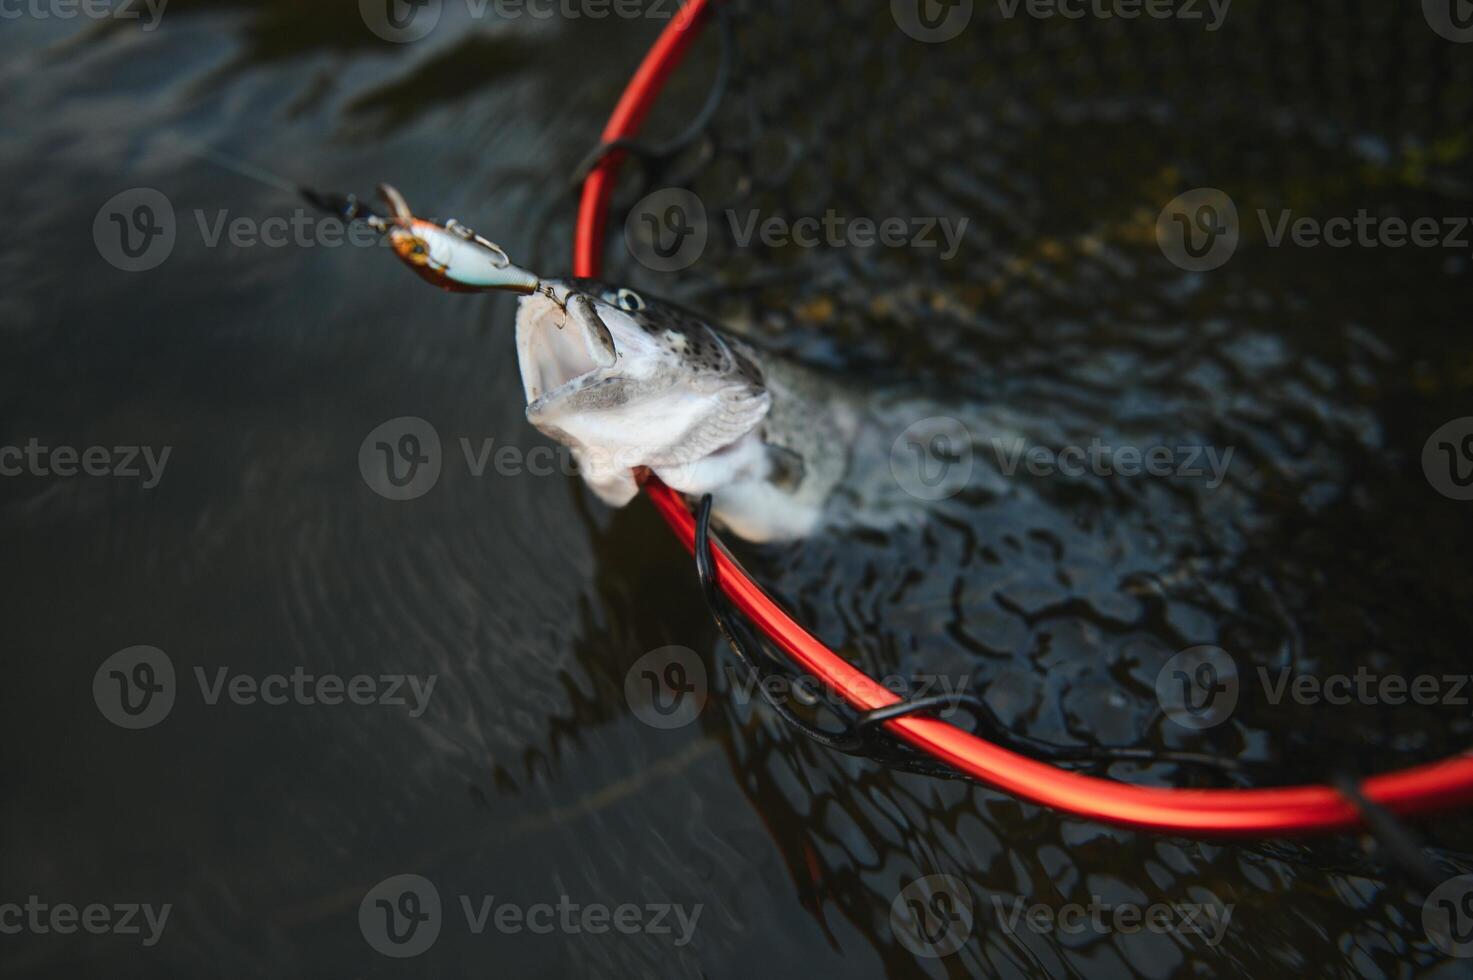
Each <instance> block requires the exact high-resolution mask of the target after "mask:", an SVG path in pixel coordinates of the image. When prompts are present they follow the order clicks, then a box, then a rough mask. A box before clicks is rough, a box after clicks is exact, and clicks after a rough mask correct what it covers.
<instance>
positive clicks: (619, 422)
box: [517, 279, 772, 499]
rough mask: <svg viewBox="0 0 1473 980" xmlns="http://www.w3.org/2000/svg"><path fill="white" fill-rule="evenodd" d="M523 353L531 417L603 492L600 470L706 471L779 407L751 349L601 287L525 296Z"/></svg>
mask: <svg viewBox="0 0 1473 980" xmlns="http://www.w3.org/2000/svg"><path fill="white" fill-rule="evenodd" d="M517 357H518V361H519V363H520V367H521V374H522V387H523V391H524V394H525V395H526V399H527V419H528V421H529V422H531V423H532V425H534V426H535V427H536V428H537V429H539V430H541V431H542V432H543V433H545V434H547V435H548V436H550V437H551V438H553V439H556V440H557V441H559V442H561V443H563V444H565V445H567V446H569V447H571V448H573V449H574V450H575V452H576V455H577V457H578V459H579V463H580V466H582V467H584V468H585V477H587V478H589V482H590V484H591V485H594V486H595V489H598V486H597V484H596V483H595V477H596V474H598V473H602V474H604V475H605V476H611V475H612V474H615V473H623V474H627V471H628V470H630V469H634V468H637V467H649V468H651V469H654V470H655V471H656V472H660V471H661V470H662V468H671V467H681V466H690V465H695V464H698V463H699V462H700V461H701V460H703V459H705V458H707V457H709V456H711V455H712V454H715V453H718V452H720V451H721V450H723V449H725V448H726V447H728V446H731V445H732V444H733V443H735V442H736V441H737V440H739V439H741V438H742V437H743V436H745V435H746V434H747V433H749V432H751V431H753V430H754V429H755V428H756V427H757V426H758V425H759V424H760V423H761V422H762V420H763V418H764V417H766V415H767V413H768V410H769V409H770V407H771V403H772V397H771V394H770V393H769V392H768V389H767V386H766V384H765V382H764V379H763V375H762V370H761V367H760V365H759V363H758V360H757V357H756V354H755V352H754V351H753V350H752V349H751V348H750V347H748V346H747V345H745V344H742V343H741V342H739V341H737V340H735V339H733V338H731V337H728V336H726V335H724V334H723V333H722V332H721V331H719V330H718V329H716V328H715V327H712V326H710V325H709V324H708V323H707V322H706V321H705V320H704V319H703V318H701V317H700V316H699V315H698V314H695V313H692V312H690V311H687V310H684V309H682V308H680V307H678V306H675V305H673V304H669V303H665V302H663V301H661V300H658V299H654V298H646V297H645V296H643V295H641V294H640V293H638V292H635V291H634V290H631V289H627V288H621V287H617V286H610V285H607V284H604V283H600V282H596V281H593V280H586V279H579V280H549V281H544V282H543V284H542V287H541V288H540V289H539V290H538V291H537V292H535V293H533V294H531V295H528V296H524V297H523V298H522V300H521V305H520V309H519V310H518V314H517ZM590 468H591V470H593V471H595V473H594V474H592V475H591V474H590V472H588V470H589V469H590ZM667 482H668V481H667ZM604 496H605V499H609V496H610V495H608V494H605V495H604Z"/></svg>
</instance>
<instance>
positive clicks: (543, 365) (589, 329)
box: [517, 290, 619, 412]
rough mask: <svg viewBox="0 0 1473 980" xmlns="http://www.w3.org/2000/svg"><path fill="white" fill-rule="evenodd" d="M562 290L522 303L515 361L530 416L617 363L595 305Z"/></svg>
mask: <svg viewBox="0 0 1473 980" xmlns="http://www.w3.org/2000/svg"><path fill="white" fill-rule="evenodd" d="M562 292H563V293H564V295H562V296H559V295H557V291H552V290H549V291H548V292H539V293H537V294H535V295H532V296H529V297H527V298H526V299H524V300H523V301H522V310H521V315H520V317H519V320H520V322H521V323H522V324H523V328H522V330H521V331H520V332H519V334H518V337H517V346H518V351H517V359H518V362H519V363H520V366H521V373H522V387H523V389H524V391H525V394H526V397H527V407H528V411H529V412H535V411H536V410H537V409H538V408H539V407H540V406H541V405H543V404H545V403H546V402H549V401H551V400H553V399H556V398H558V397H561V396H563V395H566V394H568V393H569V392H572V391H576V390H578V389H580V388H582V387H585V386H587V385H589V384H592V383H594V382H595V381H597V380H599V379H600V378H601V377H602V376H604V373H605V372H606V371H607V370H608V369H609V368H612V367H613V366H614V365H615V364H617V363H618V361H619V350H618V347H617V346H616V345H615V343H614V337H613V334H611V333H610V332H609V329H608V328H607V327H606V326H604V324H603V322H602V320H600V319H599V317H598V315H597V314H596V313H595V312H594V309H593V305H592V303H591V301H589V300H588V299H587V297H584V296H581V295H570V294H568V293H567V292H566V290H564V291H562ZM580 305H581V308H580Z"/></svg>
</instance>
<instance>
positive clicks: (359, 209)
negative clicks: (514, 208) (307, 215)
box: [301, 184, 542, 294]
mask: <svg viewBox="0 0 1473 980" xmlns="http://www.w3.org/2000/svg"><path fill="white" fill-rule="evenodd" d="M378 192H379V196H380V197H381V198H383V200H384V202H385V203H386V204H387V205H388V208H389V211H388V213H387V214H383V213H380V212H378V211H376V210H374V209H373V208H371V207H369V206H368V205H366V204H364V203H363V202H362V201H361V200H359V199H358V197H357V196H356V195H353V194H334V193H323V192H319V191H315V190H311V189H309V188H302V191H301V193H302V197H303V198H304V199H305V200H306V201H307V202H308V203H310V204H312V205H313V206H314V207H318V208H321V209H322V210H324V211H326V212H328V213H329V214H335V215H337V216H338V217H340V218H342V219H343V220H344V221H362V222H364V223H365V224H367V225H368V226H369V227H370V228H372V229H374V230H375V231H377V232H380V233H381V234H385V235H387V236H388V237H389V244H390V246H392V247H393V249H394V254H395V255H397V256H398V257H399V259H400V261H402V262H403V263H404V264H405V265H407V266H409V268H410V270H411V271H413V272H414V273H415V274H416V275H418V276H419V277H420V278H422V279H424V280H425V281H427V282H429V283H431V284H433V285H436V286H439V287H440V288H441V289H448V290H451V291H454V292H464V293H474V292H484V291H488V290H493V289H501V290H508V291H510V292H514V293H524V294H526V293H535V292H537V291H538V289H539V288H541V286H542V280H541V279H540V278H539V277H538V276H536V275H534V274H532V273H531V272H528V271H527V270H526V269H522V268H520V267H518V266H516V265H513V264H512V261H511V258H510V257H509V256H508V255H507V254H506V250H505V249H503V248H502V247H501V246H500V245H497V244H496V243H495V242H493V241H491V240H490V239H488V238H484V237H482V236H481V235H478V234H476V233H475V232H474V231H472V230H471V229H470V228H467V227H466V226H465V225H463V224H461V223H460V222H458V221H456V220H455V219H454V218H451V219H450V220H448V221H446V222H445V223H444V224H440V223H437V222H434V221H427V220H425V219H424V218H417V217H415V216H414V212H413V211H412V210H411V209H410V207H409V203H408V202H407V201H406V200H405V199H404V195H403V194H401V193H399V191H398V190H397V189H396V188H394V187H393V186H392V185H389V184H380V185H379V188H378Z"/></svg>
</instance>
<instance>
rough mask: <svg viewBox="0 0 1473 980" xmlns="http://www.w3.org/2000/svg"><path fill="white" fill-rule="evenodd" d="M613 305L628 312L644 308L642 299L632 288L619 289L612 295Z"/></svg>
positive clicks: (635, 311) (636, 311)
mask: <svg viewBox="0 0 1473 980" xmlns="http://www.w3.org/2000/svg"><path fill="white" fill-rule="evenodd" d="M614 305H615V306H617V307H619V309H621V310H624V311H625V312H628V313H638V312H639V311H640V310H642V309H644V299H643V298H642V297H641V296H640V295H639V294H638V293H636V292H635V291H634V290H632V289H621V290H619V292H618V293H616V294H615V295H614Z"/></svg>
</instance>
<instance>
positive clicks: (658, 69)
mask: <svg viewBox="0 0 1473 980" xmlns="http://www.w3.org/2000/svg"><path fill="white" fill-rule="evenodd" d="M711 7H712V0H687V3H686V5H685V6H684V8H683V9H682V11H681V12H680V14H678V15H677V16H676V17H675V18H674V19H673V20H671V22H670V23H669V25H667V26H666V28H665V30H664V31H663V32H662V33H661V34H660V36H659V38H658V39H657V40H656V41H655V44H654V46H653V47H652V48H651V49H650V51H649V53H648V54H646V55H645V58H644V60H643V62H641V64H640V66H639V68H638V70H636V72H635V74H634V77H633V78H631V79H630V82H629V85H628V87H627V88H626V89H625V90H624V93H623V94H622V95H621V96H620V98H619V102H618V104H617V105H616V106H615V108H614V112H613V115H612V116H610V118H609V121H608V124H607V125H606V126H605V127H604V131H603V140H604V142H606V143H608V142H613V141H614V140H619V139H628V138H632V137H634V136H635V135H636V134H637V133H638V132H639V129H640V127H641V125H642V124H643V122H644V119H645V117H646V116H647V115H648V114H649V110H650V109H651V108H652V107H653V105H654V102H655V100H656V99H657V98H658V97H659V94H660V92H661V91H662V90H663V88H664V86H665V82H666V81H667V80H668V79H669V77H670V75H671V73H672V72H674V71H675V70H676V68H677V67H678V66H679V64H680V62H681V60H682V59H683V58H684V56H685V54H686V52H687V51H688V50H689V49H690V46H691V45H692V44H693V43H694V42H695V40H696V39H697V37H698V36H699V35H700V32H701V29H702V27H703V26H704V25H705V24H706V22H707V21H708V20H709V18H710V16H711ZM622 163H623V154H621V153H619V152H614V153H611V154H609V155H608V156H607V157H605V158H604V159H603V161H602V162H601V163H600V164H599V165H598V166H597V167H595V168H594V169H593V170H592V171H591V172H590V173H589V174H588V177H587V178H586V180H585V181H584V183H583V189H582V197H581V199H580V202H579V208H578V222H577V227H576V231H575V237H574V246H573V271H574V275H577V276H587V277H596V276H597V275H598V274H599V269H600V267H601V266H602V260H603V254H602V249H603V246H604V242H605V231H606V228H607V218H608V209H609V200H610V197H611V195H612V192H613V188H614V182H615V180H616V178H617V175H618V172H619V169H620V167H621V165H622ZM644 489H645V493H646V494H647V495H648V496H649V498H650V500H651V501H652V502H653V503H654V505H655V507H656V509H657V510H659V512H660V515H661V516H662V517H664V518H665V522H666V523H667V524H669V525H670V528H671V530H672V531H674V532H675V535H676V537H677V538H679V539H680V541H681V543H682V544H684V545H685V547H686V549H687V550H692V551H693V550H694V547H695V518H694V517H693V516H692V514H691V513H690V511H689V509H688V508H687V507H686V505H685V503H684V501H682V500H681V498H680V496H679V495H678V494H677V493H675V491H673V490H671V489H670V488H669V487H667V486H665V485H664V484H663V483H661V482H660V481H659V480H658V479H655V478H653V477H651V478H650V479H648V480H647V481H646V482H645V483H644ZM713 551H714V557H715V559H716V574H717V580H718V582H719V584H720V586H721V589H722V591H723V592H724V593H725V594H726V595H727V596H728V597H729V598H730V600H731V601H732V603H733V604H734V605H735V606H736V607H737V608H738V609H739V610H741V612H742V613H743V614H745V615H746V616H747V617H749V618H750V619H751V620H752V622H753V623H754V624H755V625H756V626H757V628H758V629H760V630H761V631H762V632H763V633H764V634H765V635H766V636H767V637H768V638H769V639H770V640H771V641H772V642H773V643H775V644H777V646H778V647H779V648H781V649H782V650H783V651H784V652H786V653H787V654H788V656H790V657H792V659H793V660H794V661H795V662H796V663H797V664H799V665H801V666H802V667H803V668H804V669H805V670H806V671H808V672H809V673H810V674H812V675H813V676H814V677H816V678H818V680H820V681H821V682H822V683H823V684H825V685H826V686H827V687H828V688H830V689H831V690H832V691H834V692H835V693H837V694H838V695H839V696H841V697H842V698H843V699H844V700H845V701H846V702H847V703H848V704H849V705H850V706H851V707H853V708H854V709H855V710H857V711H869V710H872V709H874V708H882V707H886V706H888V705H892V704H895V703H897V702H898V701H899V698H898V697H896V695H895V694H893V693H892V692H891V691H889V690H887V689H886V688H884V687H882V686H881V685H880V684H879V683H878V682H876V681H875V680H873V679H872V678H870V677H868V676H867V675H866V674H864V673H863V672H862V671H860V670H858V669H857V668H855V667H854V666H853V665H852V664H850V663H849V662H848V661H846V660H845V659H844V658H842V657H840V656H839V655H838V654H837V653H835V652H834V651H832V650H830V649H829V648H828V647H827V646H826V645H825V644H824V643H823V641H821V640H819V639H818V638H817V637H815V636H814V635H813V634H811V633H809V632H808V631H807V630H806V629H804V628H803V626H801V625H800V624H799V623H797V622H795V621H794V620H793V619H792V618H791V617H789V616H788V615H787V614H786V613H785V612H783V610H782V609H781V608H780V607H779V606H778V605H777V604H776V603H775V602H774V601H773V600H772V599H771V597H769V596H768V595H767V594H766V593H765V592H764V591H763V590H762V588H761V587H760V586H759V585H757V583H755V582H753V581H752V580H751V579H750V578H749V577H747V575H746V573H745V572H744V571H743V570H742V568H741V567H740V566H739V565H738V564H736V562H734V561H732V560H731V559H730V558H729V557H727V555H726V554H725V553H724V552H723V551H722V550H721V549H720V548H716V549H713ZM885 727H886V728H887V729H888V730H889V732H890V734H892V735H893V736H895V737H896V738H898V739H900V740H902V741H904V742H906V743H907V744H909V745H911V746H912V747H914V748H916V749H918V750H919V751H921V752H924V753H926V754H927V755H929V756H931V757H933V758H935V759H939V760H941V761H943V762H946V763H948V764H950V765H952V766H954V767H955V768H957V769H959V770H960V771H962V772H964V773H966V774H967V775H969V776H972V777H974V778H976V779H977V780H979V781H981V782H983V783H985V784H987V785H989V786H992V787H995V788H997V789H999V790H1002V791H1003V792H1005V793H1008V794H1010V795H1012V796H1015V797H1017V798H1019V799H1021V800H1027V801H1029V802H1031V803H1037V804H1040V805H1042V806H1046V807H1050V808H1052V809H1055V810H1060V811H1063V812H1065V813H1070V814H1074V815H1076V816H1080V817H1085V818H1088V819H1091V820H1098V821H1101V822H1104V823H1111V824H1118V825H1121V826H1126V827H1135V828H1140V829H1144V830H1151V831H1158V832H1168V833H1179V834H1183V835H1188V836H1225V835H1230V836H1245V837H1280V836H1288V835H1296V834H1308V833H1315V832H1335V831H1346V830H1352V829H1354V828H1356V827H1358V826H1359V825H1360V824H1361V816H1360V811H1359V810H1358V809H1357V808H1356V806H1355V805H1353V804H1352V803H1351V802H1349V801H1348V800H1347V799H1346V798H1345V796H1344V795H1343V794H1341V793H1340V792H1339V791H1338V790H1336V789H1334V788H1332V787H1329V786H1320V785H1309V786H1289V787H1280V788H1272V789H1171V788H1162V787H1150V786H1135V785H1132V784H1129V783H1123V782H1119V781H1117V780H1111V779H1102V778H1098V777H1094V776H1086V775H1082V774H1079V773H1075V772H1070V771H1067V770H1064V769H1060V768H1058V767H1056V766H1053V765H1050V764H1048V763H1044V762H1039V761H1037V760H1035V759H1030V758H1027V757H1026V756H1022V755H1019V754H1017V753H1015V752H1012V751H1010V750H1008V749H1005V748H1003V747H1002V746H999V745H996V744H994V743H992V742H988V741H986V740H985V739H982V738H978V737H977V736H975V735H973V734H971V733H970V732H967V731H963V730H962V729H960V728H957V727H956V726H954V725H952V724H950V723H948V722H945V721H941V720H939V719H934V718H924V717H919V716H910V717H903V718H897V719H894V720H892V721H889V722H886V723H885ZM1360 791H1361V793H1362V794H1363V795H1364V797H1365V798H1366V800H1368V801H1369V802H1371V803H1374V804H1377V805H1379V806H1382V807H1384V808H1386V809H1387V810H1390V811H1391V812H1393V813H1396V814H1399V815H1402V816H1417V815H1421V814H1430V813H1434V812H1438V811H1444V810H1451V809H1456V808H1460V807H1465V806H1468V805H1470V804H1473V754H1465V755H1461V756H1456V757H1453V758H1450V759H1445V760H1443V761H1441V762H1434V763H1429V764H1426V765H1421V766H1415V767H1413V768H1410V769H1403V770H1399V771H1397V772H1391V773H1383V774H1381V775H1378V776H1372V777H1370V778H1368V779H1367V780H1366V781H1365V782H1364V783H1363V784H1362V785H1361V787H1360Z"/></svg>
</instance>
